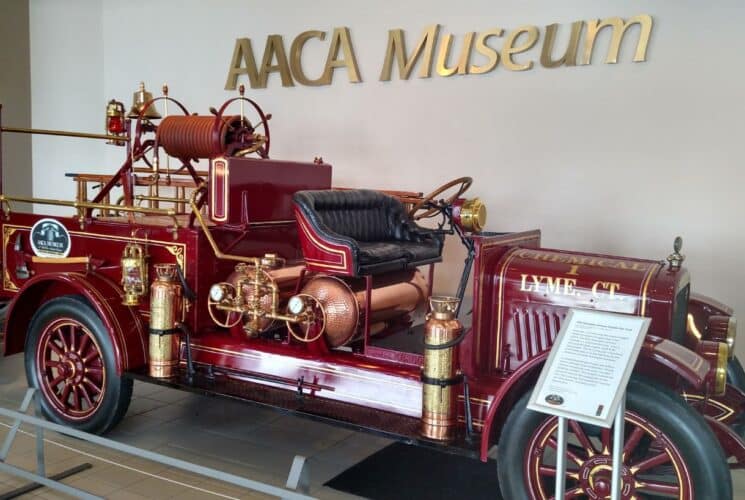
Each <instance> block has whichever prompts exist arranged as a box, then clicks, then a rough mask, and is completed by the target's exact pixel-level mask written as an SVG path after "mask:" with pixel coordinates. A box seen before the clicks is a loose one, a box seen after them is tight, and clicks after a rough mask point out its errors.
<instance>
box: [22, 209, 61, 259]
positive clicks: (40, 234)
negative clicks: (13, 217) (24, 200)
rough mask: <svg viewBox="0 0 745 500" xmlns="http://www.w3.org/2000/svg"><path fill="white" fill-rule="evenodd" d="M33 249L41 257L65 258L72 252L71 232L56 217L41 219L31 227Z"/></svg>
mask: <svg viewBox="0 0 745 500" xmlns="http://www.w3.org/2000/svg"><path fill="white" fill-rule="evenodd" d="M30 239H31V249H32V250H33V251H34V253H35V254H36V255H38V256H39V257H51V258H59V259H61V258H63V257H67V256H68V255H69V254H70V233H68V232H67V228H66V227H65V226H63V225H62V224H60V223H59V222H57V221H56V220H54V219H40V220H39V221H37V222H36V224H34V227H32V228H31V238H30Z"/></svg>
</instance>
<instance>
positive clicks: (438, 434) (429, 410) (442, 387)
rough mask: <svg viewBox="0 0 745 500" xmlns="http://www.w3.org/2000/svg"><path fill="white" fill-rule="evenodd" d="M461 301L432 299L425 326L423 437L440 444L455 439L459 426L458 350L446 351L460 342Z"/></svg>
mask: <svg viewBox="0 0 745 500" xmlns="http://www.w3.org/2000/svg"><path fill="white" fill-rule="evenodd" d="M458 302H459V301H458V299H457V298H454V297H432V298H430V307H431V309H432V312H431V313H429V314H428V315H427V322H426V324H425V326H424V369H423V370H422V435H423V436H424V437H427V438H430V439H436V440H438V441H449V440H451V439H453V436H454V432H455V426H456V424H457V414H456V407H455V402H456V393H455V389H456V387H457V386H458V384H460V377H459V376H458V355H457V346H452V347H444V346H445V345H448V343H450V342H451V341H453V340H455V339H456V338H458V336H459V335H460V334H461V332H462V331H463V325H461V323H460V321H458V320H457V319H456V318H455V311H456V310H457V308H458Z"/></svg>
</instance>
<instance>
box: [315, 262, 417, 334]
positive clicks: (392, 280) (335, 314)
mask: <svg viewBox="0 0 745 500" xmlns="http://www.w3.org/2000/svg"><path fill="white" fill-rule="evenodd" d="M301 293H304V294H308V295H311V296H313V297H315V298H316V299H317V300H318V301H319V302H320V303H321V306H322V307H323V309H324V311H325V313H326V329H325V335H326V340H327V342H328V345H329V346H330V347H339V346H343V345H345V344H347V343H349V342H351V341H352V340H354V339H355V338H356V337H357V336H358V335H360V334H362V328H363V324H364V321H363V320H364V315H365V313H366V311H365V310H364V308H365V285H364V282H360V280H355V281H354V282H348V281H345V280H343V279H341V278H338V277H336V276H325V275H322V276H316V277H314V278H312V279H311V280H310V281H308V283H307V284H306V285H305V286H304V287H303V289H302V291H301ZM426 297H427V280H426V279H425V278H424V275H423V274H422V273H420V272H419V271H418V270H413V271H403V272H395V273H388V274H383V275H378V276H375V279H374V282H373V287H372V291H371V293H370V311H369V314H370V325H371V329H370V330H371V332H373V333H374V332H375V331H380V330H381V329H382V328H380V327H381V326H382V325H381V323H383V322H386V321H391V320H393V319H397V318H400V317H402V316H404V315H406V314H410V313H412V312H414V311H415V310H417V309H418V308H420V307H421V306H423V305H424V302H425V299H426Z"/></svg>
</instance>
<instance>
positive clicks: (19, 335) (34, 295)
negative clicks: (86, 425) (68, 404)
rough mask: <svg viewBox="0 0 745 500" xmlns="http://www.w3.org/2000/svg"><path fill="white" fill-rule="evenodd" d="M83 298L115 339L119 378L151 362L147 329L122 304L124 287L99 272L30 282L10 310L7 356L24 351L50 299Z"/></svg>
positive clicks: (50, 276) (53, 275)
mask: <svg viewBox="0 0 745 500" xmlns="http://www.w3.org/2000/svg"><path fill="white" fill-rule="evenodd" d="M70 294H75V295H82V296H83V297H84V298H85V299H86V300H87V301H88V303H89V304H90V305H91V306H92V307H93V309H94V310H95V311H96V312H97V313H98V316H99V317H100V318H101V321H102V322H103V324H104V326H105V327H106V330H107V331H108V332H109V335H110V337H111V343H112V345H113V346H114V353H115V356H116V359H115V362H116V371H117V375H121V374H122V372H124V371H127V370H131V369H135V368H139V367H141V366H143V365H144V364H145V363H146V362H147V348H146V346H145V339H146V335H145V328H144V326H143V324H142V320H141V319H140V318H139V317H138V315H137V314H136V312H135V311H134V310H133V309H132V308H130V307H127V306H124V305H122V298H123V293H122V290H121V288H119V286H118V285H117V284H115V283H114V282H113V281H111V280H110V279H108V278H106V277H105V276H102V275H100V274H95V273H87V274H83V273H72V272H69V273H45V274H42V275H39V276H36V277H34V278H31V279H30V280H29V281H28V282H26V283H25V284H24V285H23V287H22V288H21V289H20V290H19V291H18V293H17V294H16V296H15V297H13V300H12V301H11V302H10V305H9V308H8V318H7V323H6V327H5V330H6V331H5V337H6V341H5V352H4V354H5V356H9V355H11V354H16V353H19V352H22V351H23V349H24V346H25V342H26V333H27V329H28V325H29V323H30V322H31V318H32V317H33V315H34V313H35V312H36V311H37V310H38V309H39V308H40V307H41V306H42V305H43V304H44V303H45V302H46V301H48V300H51V299H53V298H55V297H60V296H63V295H70Z"/></svg>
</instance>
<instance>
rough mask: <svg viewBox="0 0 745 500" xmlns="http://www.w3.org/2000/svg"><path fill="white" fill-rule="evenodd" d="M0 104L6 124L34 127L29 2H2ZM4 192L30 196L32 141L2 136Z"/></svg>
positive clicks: (0, 6) (0, 14)
mask: <svg viewBox="0 0 745 500" xmlns="http://www.w3.org/2000/svg"><path fill="white" fill-rule="evenodd" d="M0 104H2V105H3V109H2V113H3V116H2V118H3V124H6V125H7V124H13V125H15V126H16V127H29V126H30V125H31V70H30V62H29V13H28V0H7V1H3V2H0ZM3 161H4V168H3V182H4V183H5V189H6V190H9V191H13V192H15V193H19V194H24V195H30V194H31V168H30V166H31V137H29V136H27V135H5V136H3Z"/></svg>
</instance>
